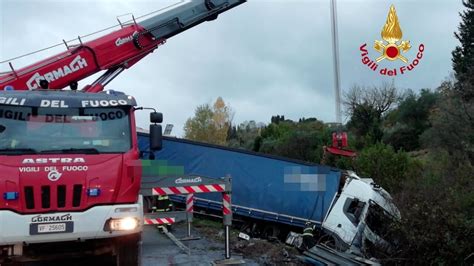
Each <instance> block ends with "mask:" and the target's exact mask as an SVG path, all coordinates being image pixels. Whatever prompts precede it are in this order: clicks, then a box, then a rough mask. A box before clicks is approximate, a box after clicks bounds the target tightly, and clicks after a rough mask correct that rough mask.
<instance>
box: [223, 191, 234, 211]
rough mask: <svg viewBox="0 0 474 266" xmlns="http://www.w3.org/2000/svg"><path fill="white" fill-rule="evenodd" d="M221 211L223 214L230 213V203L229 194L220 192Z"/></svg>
mask: <svg viewBox="0 0 474 266" xmlns="http://www.w3.org/2000/svg"><path fill="white" fill-rule="evenodd" d="M222 213H223V214H224V215H230V214H232V209H231V204H230V194H227V193H222Z"/></svg>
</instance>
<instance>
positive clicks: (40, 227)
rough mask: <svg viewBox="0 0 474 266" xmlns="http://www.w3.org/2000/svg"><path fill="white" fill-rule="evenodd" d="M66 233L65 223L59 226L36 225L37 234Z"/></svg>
mask: <svg viewBox="0 0 474 266" xmlns="http://www.w3.org/2000/svg"><path fill="white" fill-rule="evenodd" d="M56 232H66V223H59V224H38V233H39V234H41V233H56Z"/></svg>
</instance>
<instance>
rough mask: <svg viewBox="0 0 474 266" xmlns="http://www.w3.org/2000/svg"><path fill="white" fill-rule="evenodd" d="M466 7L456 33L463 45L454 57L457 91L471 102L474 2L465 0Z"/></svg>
mask: <svg viewBox="0 0 474 266" xmlns="http://www.w3.org/2000/svg"><path fill="white" fill-rule="evenodd" d="M463 5H464V6H465V7H466V10H464V11H463V12H462V13H460V16H461V23H460V24H459V27H458V30H459V32H456V33H454V35H455V36H456V38H457V39H458V40H459V42H460V43H461V45H460V46H457V47H456V48H455V49H454V51H453V53H452V55H453V59H452V60H453V69H454V72H455V77H456V80H457V84H456V87H455V89H456V91H457V92H458V93H459V94H460V95H461V97H462V98H463V99H464V100H466V101H470V100H472V99H473V98H474V86H473V84H474V41H473V40H474V0H465V1H463Z"/></svg>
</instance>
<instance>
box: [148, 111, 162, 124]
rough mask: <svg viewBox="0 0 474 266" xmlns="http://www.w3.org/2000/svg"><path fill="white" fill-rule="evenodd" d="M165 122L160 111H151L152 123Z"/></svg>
mask: <svg viewBox="0 0 474 266" xmlns="http://www.w3.org/2000/svg"><path fill="white" fill-rule="evenodd" d="M161 122H163V114H162V113H158V112H151V113H150V123H161Z"/></svg>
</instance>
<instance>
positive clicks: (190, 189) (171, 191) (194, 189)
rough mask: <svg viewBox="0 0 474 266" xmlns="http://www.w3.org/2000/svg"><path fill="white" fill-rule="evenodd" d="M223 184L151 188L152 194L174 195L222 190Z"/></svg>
mask: <svg viewBox="0 0 474 266" xmlns="http://www.w3.org/2000/svg"><path fill="white" fill-rule="evenodd" d="M224 191H225V185H199V186H183V187H155V188H153V189H152V194H153V195H176V194H189V193H209V192H224Z"/></svg>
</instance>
